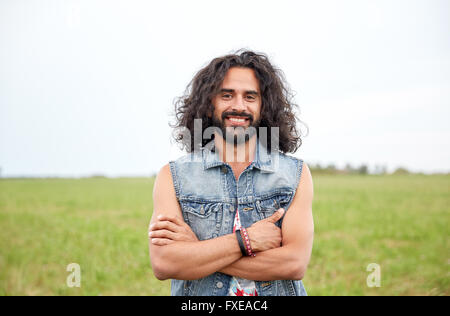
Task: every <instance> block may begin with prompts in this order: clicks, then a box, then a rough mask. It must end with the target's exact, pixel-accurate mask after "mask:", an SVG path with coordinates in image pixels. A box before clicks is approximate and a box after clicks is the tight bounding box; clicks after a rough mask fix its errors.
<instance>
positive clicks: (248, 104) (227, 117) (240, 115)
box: [212, 67, 261, 144]
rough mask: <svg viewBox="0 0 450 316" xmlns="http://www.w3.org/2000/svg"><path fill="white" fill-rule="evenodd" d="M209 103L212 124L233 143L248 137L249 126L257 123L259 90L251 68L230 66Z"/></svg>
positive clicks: (249, 132)
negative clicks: (219, 88)
mask: <svg viewBox="0 0 450 316" xmlns="http://www.w3.org/2000/svg"><path fill="white" fill-rule="evenodd" d="M212 103H213V105H214V113H213V124H214V126H217V127H219V128H220V129H221V130H222V135H223V137H224V139H225V140H227V141H233V142H234V143H235V144H238V143H239V142H243V141H245V142H246V141H248V139H249V138H250V137H251V136H253V135H252V131H253V129H249V127H254V128H255V129H256V128H257V127H258V126H259V121H260V112H261V92H260V89H259V82H258V79H257V78H256V76H255V73H254V71H253V70H252V69H250V68H238V67H234V68H230V69H229V70H228V72H227V73H226V75H225V78H224V80H223V82H222V86H221V90H220V92H219V93H218V94H217V95H216V96H215V97H214V98H213V100H212ZM244 135H245V136H244Z"/></svg>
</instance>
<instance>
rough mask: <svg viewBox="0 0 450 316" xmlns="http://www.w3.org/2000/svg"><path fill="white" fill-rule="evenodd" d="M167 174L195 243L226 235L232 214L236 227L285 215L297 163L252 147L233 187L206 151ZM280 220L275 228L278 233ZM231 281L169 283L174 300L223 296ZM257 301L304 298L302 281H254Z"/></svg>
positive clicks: (222, 277) (226, 169)
mask: <svg viewBox="0 0 450 316" xmlns="http://www.w3.org/2000/svg"><path fill="white" fill-rule="evenodd" d="M169 164H170V170H171V173H172V179H173V183H174V187H175V193H176V197H177V199H178V202H179V203H180V206H181V210H182V215H183V218H184V221H185V222H186V223H187V224H188V225H189V226H190V227H191V229H192V230H193V231H194V233H195V234H196V235H197V237H198V239H199V240H206V239H211V238H216V237H218V236H223V235H227V234H231V233H232V232H233V220H234V217H235V214H236V209H239V215H240V219H241V223H242V225H243V226H244V227H250V226H251V225H252V224H253V223H255V222H257V221H259V220H261V219H264V218H267V217H269V216H271V215H272V214H273V213H274V212H275V211H276V210H277V209H279V208H280V207H283V208H284V209H285V210H286V211H288V208H289V205H290V204H291V202H292V199H293V197H294V194H295V191H296V189H297V186H298V183H299V180H300V175H301V171H302V165H303V161H302V160H299V159H296V158H294V157H291V156H287V155H284V154H282V153H278V152H277V153H276V154H269V153H268V151H267V150H266V149H265V147H264V146H263V145H262V144H260V142H257V146H256V151H255V159H254V160H253V162H252V163H251V164H250V165H249V166H248V167H247V168H246V169H245V170H244V171H243V172H242V173H241V175H240V176H239V180H238V181H236V178H235V177H234V174H233V171H232V169H231V167H230V166H229V165H228V164H226V163H224V162H223V161H221V160H220V158H219V156H218V154H217V153H215V152H213V151H210V150H208V149H202V150H201V151H198V152H195V153H191V154H188V155H185V156H183V157H181V158H179V159H178V160H176V161H171V162H170V163H169ZM281 221H282V220H280V221H279V222H278V223H277V225H278V226H279V227H281ZM230 281H231V276H229V275H226V274H223V273H219V272H216V273H213V274H211V275H209V276H206V277H204V278H202V279H198V280H190V281H185V280H172V284H171V285H172V287H171V293H172V295H177V296H191V295H193V296H215V295H218V296H226V295H227V294H228V288H229V286H230ZM255 283H256V290H257V291H258V294H259V295H260V296H272V295H274V296H300V295H306V290H305V288H304V287H303V283H302V281H296V280H278V281H262V282H260V281H257V282H255Z"/></svg>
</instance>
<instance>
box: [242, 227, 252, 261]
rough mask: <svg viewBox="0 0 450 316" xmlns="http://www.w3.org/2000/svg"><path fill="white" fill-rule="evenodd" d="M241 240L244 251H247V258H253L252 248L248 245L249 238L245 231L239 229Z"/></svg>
mask: <svg viewBox="0 0 450 316" xmlns="http://www.w3.org/2000/svg"><path fill="white" fill-rule="evenodd" d="M241 233H242V238H243V239H244V244H245V249H246V250H247V256H250V257H255V256H256V255H255V254H254V253H253V251H252V246H251V245H250V238H249V237H248V233H247V230H246V229H245V228H244V227H241Z"/></svg>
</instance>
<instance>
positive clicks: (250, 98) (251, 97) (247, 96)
mask: <svg viewBox="0 0 450 316" xmlns="http://www.w3.org/2000/svg"><path fill="white" fill-rule="evenodd" d="M245 98H246V99H247V100H248V101H255V100H256V97H255V96H254V95H253V94H247V95H246V97H245Z"/></svg>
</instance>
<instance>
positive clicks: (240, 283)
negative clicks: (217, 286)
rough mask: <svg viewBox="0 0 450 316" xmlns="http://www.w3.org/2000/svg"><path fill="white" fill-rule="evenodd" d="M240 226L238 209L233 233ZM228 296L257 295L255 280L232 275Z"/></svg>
mask: <svg viewBox="0 0 450 316" xmlns="http://www.w3.org/2000/svg"><path fill="white" fill-rule="evenodd" d="M240 228H241V221H240V219H239V211H236V216H235V217H234V225H233V233H234V232H235V231H236V229H240ZM228 296H258V292H257V291H256V285H255V281H252V280H246V279H242V278H239V277H235V276H233V278H232V279H231V282H230V289H229V290H228Z"/></svg>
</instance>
